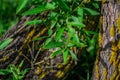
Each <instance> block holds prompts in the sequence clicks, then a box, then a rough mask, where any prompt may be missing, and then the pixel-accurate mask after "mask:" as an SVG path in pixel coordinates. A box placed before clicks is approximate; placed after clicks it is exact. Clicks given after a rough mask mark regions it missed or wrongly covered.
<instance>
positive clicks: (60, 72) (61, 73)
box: [55, 71, 64, 78]
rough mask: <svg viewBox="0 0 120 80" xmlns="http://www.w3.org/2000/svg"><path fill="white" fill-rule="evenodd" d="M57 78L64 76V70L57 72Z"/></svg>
mask: <svg viewBox="0 0 120 80" xmlns="http://www.w3.org/2000/svg"><path fill="white" fill-rule="evenodd" d="M55 76H56V77H57V78H61V77H63V76H64V72H62V71H58V72H57V74H56V75H55Z"/></svg>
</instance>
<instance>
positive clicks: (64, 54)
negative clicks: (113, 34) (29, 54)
mask: <svg viewBox="0 0 120 80" xmlns="http://www.w3.org/2000/svg"><path fill="white" fill-rule="evenodd" d="M67 57H68V49H65V51H64V52H63V61H64V63H66V62H67Z"/></svg>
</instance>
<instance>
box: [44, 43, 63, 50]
mask: <svg viewBox="0 0 120 80" xmlns="http://www.w3.org/2000/svg"><path fill="white" fill-rule="evenodd" d="M63 45H64V43H63V42H50V43H48V44H47V45H45V46H44V48H45V49H51V48H57V47H62V46H63Z"/></svg>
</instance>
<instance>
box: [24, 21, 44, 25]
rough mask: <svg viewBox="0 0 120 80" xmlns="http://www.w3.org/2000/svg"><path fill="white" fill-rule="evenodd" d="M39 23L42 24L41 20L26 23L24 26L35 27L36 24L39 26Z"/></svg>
mask: <svg viewBox="0 0 120 80" xmlns="http://www.w3.org/2000/svg"><path fill="white" fill-rule="evenodd" d="M41 23H42V20H33V21H29V22H26V23H25V24H26V25H36V24H41Z"/></svg>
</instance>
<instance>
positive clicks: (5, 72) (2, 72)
mask: <svg viewBox="0 0 120 80" xmlns="http://www.w3.org/2000/svg"><path fill="white" fill-rule="evenodd" d="M10 73H11V71H10V70H9V69H0V75H7V74H10Z"/></svg>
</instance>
